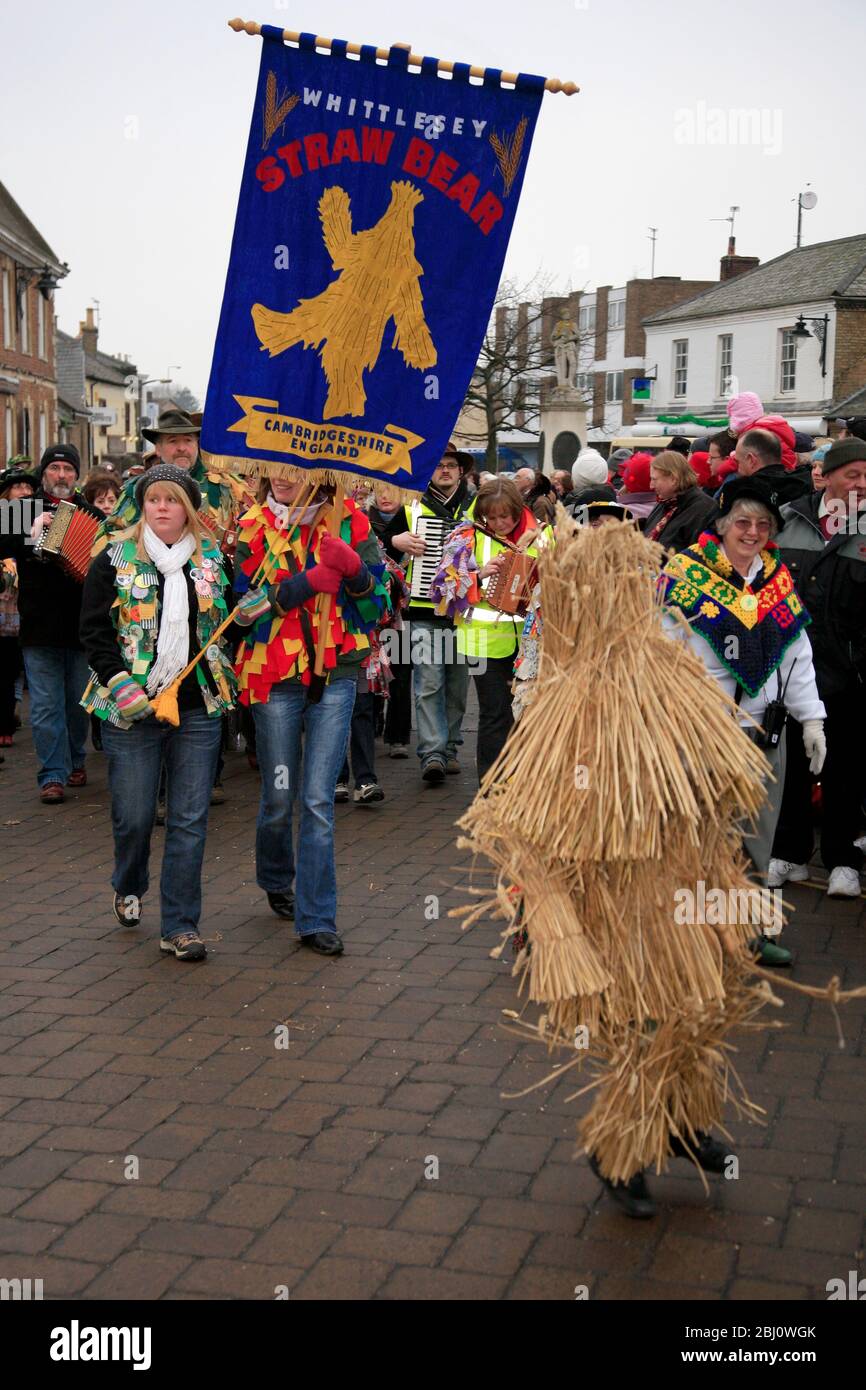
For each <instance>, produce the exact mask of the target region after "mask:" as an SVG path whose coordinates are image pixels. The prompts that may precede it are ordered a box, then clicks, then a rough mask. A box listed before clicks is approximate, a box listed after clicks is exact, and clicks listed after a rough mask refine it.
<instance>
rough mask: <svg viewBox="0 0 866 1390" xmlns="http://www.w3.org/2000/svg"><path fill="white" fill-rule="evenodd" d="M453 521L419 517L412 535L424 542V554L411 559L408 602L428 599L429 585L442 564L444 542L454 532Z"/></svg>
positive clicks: (436, 517) (435, 517) (433, 517)
mask: <svg viewBox="0 0 866 1390" xmlns="http://www.w3.org/2000/svg"><path fill="white" fill-rule="evenodd" d="M454 525H455V523H454V522H453V521H444V520H443V519H442V518H441V517H438V516H419V517H418V520H417V521H416V523H415V528H414V532H413V534H414V535H416V536H420V537H421V540H422V541H423V542H424V554H423V555H415V556H414V557H413V559H412V581H411V583H410V585H409V601H410V602H411V601H412V599H422V600H424V601H426V600H428V599H429V598H430V585H431V584H432V583H433V580H434V578H435V577H436V571H437V570H438V569H439V566H440V565H441V563H442V555H443V552H444V550H445V542H446V541H447V539H448V537H449V536H450V534H451V532H452V531H453V530H454Z"/></svg>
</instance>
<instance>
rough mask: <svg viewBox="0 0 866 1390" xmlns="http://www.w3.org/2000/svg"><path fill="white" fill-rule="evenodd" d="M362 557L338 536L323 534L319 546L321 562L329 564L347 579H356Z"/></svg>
mask: <svg viewBox="0 0 866 1390" xmlns="http://www.w3.org/2000/svg"><path fill="white" fill-rule="evenodd" d="M361 563H362V562H361V557H360V555H359V554H358V552H357V551H356V550H353V549H352V547H351V546H350V545H347V544H346V542H345V541H341V540H339V539H338V538H337V537H336V536H323V537H322V543H321V545H320V546H319V564H320V565H328V566H329V567H330V568H331V569H335V570H337V571H338V573H340V574H345V576H346V578H347V579H354V577H355V575H356V574H357V573H358V571H359V569H360V568H361Z"/></svg>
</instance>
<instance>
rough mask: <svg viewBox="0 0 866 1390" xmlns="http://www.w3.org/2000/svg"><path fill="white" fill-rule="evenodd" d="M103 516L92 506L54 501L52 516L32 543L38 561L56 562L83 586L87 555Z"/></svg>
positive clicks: (88, 562)
mask: <svg viewBox="0 0 866 1390" xmlns="http://www.w3.org/2000/svg"><path fill="white" fill-rule="evenodd" d="M103 520H104V517H103V514H102V512H100V511H97V510H96V508H95V507H90V506H88V505H86V504H83V503H81V504H79V503H76V502H58V503H57V506H56V508H55V510H54V515H53V516H52V518H51V520H50V521H49V523H48V525H47V526H46V527H45V528H44V529H43V532H42V535H41V536H40V537H39V539H38V540H37V541H36V542H35V543H34V546H33V551H34V554H35V555H36V556H38V557H39V558H41V559H46V560H47V559H51V560H57V561H58V562H59V564H60V565H61V567H62V568H63V569H64V570H65V571H66V573H67V574H68V575H70V576H71V577H72V578H73V579H77V580H78V582H79V584H83V583H84V580H85V577H86V575H87V570H88V567H89V565H90V552H91V550H92V548H93V542H94V541H95V539H96V532H97V528H98V526H99V523H100V522H101V521H103Z"/></svg>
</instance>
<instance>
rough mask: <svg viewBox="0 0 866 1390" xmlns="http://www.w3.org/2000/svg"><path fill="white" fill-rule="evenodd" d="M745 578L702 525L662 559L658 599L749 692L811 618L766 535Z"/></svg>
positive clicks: (777, 662) (765, 678) (767, 674)
mask: <svg viewBox="0 0 866 1390" xmlns="http://www.w3.org/2000/svg"><path fill="white" fill-rule="evenodd" d="M761 565H762V568H761V572H760V574H758V575H757V576H756V578H755V579H754V580H753V581H752V583H751V584H747V583H746V581H745V580H744V579H743V577H742V575H740V574H738V573H737V571H736V570H735V569H734V567H733V566H732V564H731V562H730V560H729V559H728V557H727V556H726V554H725V552H724V549H723V548H722V542H721V540H720V538H719V537H718V536H717V535H715V534H714V533H713V532H712V531H704V532H703V533H702V534H701V535H700V536H699V537H698V539H697V541H696V543H695V544H694V545H692V546H689V548H688V549H687V550H682V551H680V553H679V554H678V555H674V556H672V558H671V559H670V560H669V561H668V563H667V564H666V565H665V568H664V570H663V571H662V574H661V577H660V580H659V585H660V589H661V594H662V597H663V599H664V602H665V603H666V604H667V605H668V607H670V608H678V609H679V610H680V612H681V613H682V614H683V615H684V616H685V617H686V618H687V619H688V622H689V625H690V626H691V627H692V628H693V629H694V630H695V631H696V632H698V633H699V634H700V635H701V637H703V639H704V641H705V642H708V643H709V645H710V646H711V647H712V649H713V651H714V652H715V654H716V656H717V657H718V659H719V661H720V662H721V663H722V665H723V666H724V667H725V668H726V669H727V670H728V671H729V672H730V674H731V675H732V676H733V678H734V680H735V681H736V682H737V684H738V685H740V686H742V688H743V690H744V691H745V692H746V694H747V695H750V696H755V695H757V693H758V691H759V690H760V689H761V688H762V686H764V685H766V683H767V681H768V680H769V678H770V676H771V675H772V674H773V672H774V671H775V670H776V668H777V667H778V666H779V665H780V664H781V662H782V659H783V657H784V655H785V652H786V651H787V650H788V648H789V647H790V645H791V643H792V642H794V641H796V639H797V637H799V635H800V633H801V632H802V631H803V629H804V628H805V627H806V626H807V624H808V623H809V622H811V619H810V617H809V615H808V613H807V612H806V610H805V608H804V607H803V605H802V603H801V601H800V598H799V596H798V594H797V592H796V590H795V588H794V581H793V579H792V578H791V574H790V571H789V570H788V568H787V566H786V565H784V564H783V563H782V561H781V559H780V558H779V547H778V546H777V545H775V544H774V543H773V542H772V541H770V542H769V543H768V544H767V547H766V549H764V550H762V551H761Z"/></svg>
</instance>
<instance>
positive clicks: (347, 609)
mask: <svg viewBox="0 0 866 1390" xmlns="http://www.w3.org/2000/svg"><path fill="white" fill-rule="evenodd" d="M343 505H344V514H343V520H342V522H341V524H340V539H341V540H344V541H345V542H346V543H347V545H351V546H352V548H353V550H356V551H357V552H358V554H359V555H360V557H361V559H362V560H363V562H364V564H365V565H366V566H367V569H368V570H369V571H370V574H371V575H372V577H373V588H372V589H371V590H370V592H369V593H368V594H365V595H364V596H363V597H361V598H352V597H351V596H350V595H349V593H348V591H347V589H346V585H345V582H343V584H341V586H340V591H339V593H338V594H337V595H336V597H335V599H334V600H333V602H332V603H331V605H330V618H329V623H328V636H327V642H326V646H325V660H324V666H325V672H326V673H327V674H328V676H329V677H334V678H336V677H338V676H352V677H356V676H357V673H358V670H359V668H360V666H361V665H362V663H363V662H364V661H366V660H367V659H368V658H369V656H370V638H369V634H370V633H371V632H372V631H373V629H374V628H375V627H376V625H377V623H378V622H379V621H380V619H381V618H382V616H383V615H384V613H385V612H386V611H387V609H388V608H389V606H390V598H389V586H388V580H387V576H386V573H385V564H384V561H383V559H382V556H381V552H380V550H379V544H378V541H377V540H376V538H375V536H374V535H373V534H372V533H371V530H370V522H369V520H368V518H367V517H366V516H365V514H364V513H363V512H362V511H361V510H360V508H359V507H358V506H357V505H356V504H355V503H354V502H351V501H349V500H348V499H347V500H346V501H345V502H344V504H343ZM311 532H312V534H311ZM327 533H328V528H327V509H325V510H324V511H323V512H319V514H318V516H317V518H316V521H315V524H314V525H313V526H312V527H310V526H309V525H305V526H301V527H300V528H298V527H295V528H294V530H293V529H292V528H291V527H289V528H288V530H287V531H282V530H281V529H280V527H279V526H278V524H277V518H276V517H275V516H274V514H273V512H272V511H271V510H270V508H269V507H267V506H266V505H265V504H264V503H256V505H255V506H254V507H250V509H249V511H248V512H245V513H244V515H243V516H242V517H241V518H240V520H239V522H238V543H237V554H236V557H235V592H236V593H237V594H238V595H239V596H242V595H243V594H245V593H246V592H247V591H248V590H249V589H250V588H252V587H255V588H264V589H265V590H266V592H267V594H268V597H269V598H270V600H271V606H272V610H273V609H274V608H275V607H276V597H277V590H278V589H279V586H280V584H281V583H282V581H283V580H284V579H288V578H289V577H290V576H291V575H292V574H297V573H298V571H299V570H302V569H312V567H313V566H314V565H315V564H317V563H318V556H319V546H320V544H321V541H322V537H323V536H325V535H327ZM263 561H267V562H268V563H267V566H266V570H265V575H266V578H267V583H265V582H263V580H262V578H261V577H260V571H261V567H262V563H263ZM302 607H303V608H304V609H306V611H307V613H308V614H309V619H310V628H311V636H312V644H313V648H314V649H315V647H316V646H317V644H318V639H319V614H318V612H317V609H318V607H319V605H318V603H317V602H316V596H315V595H314V596H313V597H312V598H311V599H308V600H307V601H306V602H305V603H304V604H303V605H302ZM300 611H301V610H300V609H299V608H292V609H289V611H288V612H287V613H286V614H285V616H282V615H281V614H280V613H276V612H274V611H271V612H270V613H266V614H265V616H264V617H263V618H261V619H259V621H258V622H257V623H256V624H255V625H254V626H253V627H251V628H249V629H248V631H247V634H246V637H245V639H244V640H243V641H242V642H241V645H240V646H239V648H238V652H237V660H236V664H235V670H236V672H237V677H238V691H239V693H238V698H239V700H240V702H241V704H242V705H250V704H253V705H255V704H264V703H266V701H267V700H268V698H269V697H270V693H271V689H272V687H273V686H274V685H277V684H278V683H279V682H280V681H285V680H294V681H300V682H301V684H303V685H309V684H310V677H311V670H310V661H309V658H308V655H307V647H306V643H305V640H304V631H303V627H302V625H301V617H300Z"/></svg>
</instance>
